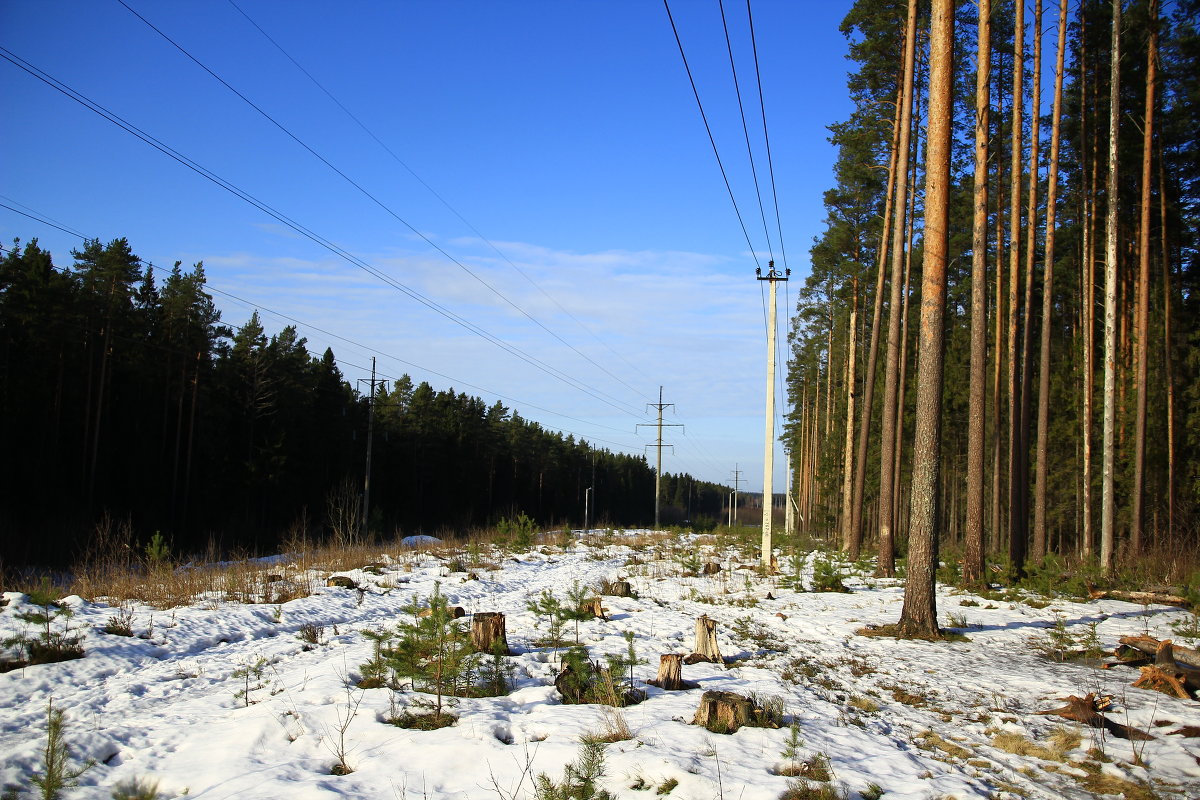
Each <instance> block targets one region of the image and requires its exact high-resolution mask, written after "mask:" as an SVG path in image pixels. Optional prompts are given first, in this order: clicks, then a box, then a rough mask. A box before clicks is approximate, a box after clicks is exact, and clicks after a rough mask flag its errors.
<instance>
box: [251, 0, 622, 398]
mask: <svg viewBox="0 0 1200 800" xmlns="http://www.w3.org/2000/svg"><path fill="white" fill-rule="evenodd" d="M229 4H230V5H231V6H233V7H234V8H235V9H237V11H238V13H239V14H241V15H242V16H243V17H245V18H246V21H247V22H249V23H250V24H251V25H253V26H254V27H255V29H257V30H258V32H259V33H261V34H262V35H263V36H264V37H265V38H266V39H267V41H269V42H270V43H271V44H272V45H274V47H275V49H277V50H278V51H279V52H280V53H282V54H283V55H284V57H285V58H287V60H288V61H291V62H292V64H294V65H295V67H296V69H298V70H300V72H302V73H304V76H305V77H306V78H308V79H309V80H310V81H312V83H313V85H314V86H316V87H317V88H318V89H320V90H321V91H322V92H323V93H324V94H325V96H326V97H328V98H329V99H330V100H331V101H333V103H334V104H335V105H336V106H337V107H338V108H340V109H341V110H342V112H343V113H345V114H346V116H347V117H349V118H350V119H351V120H352V121H353V122H354V123H355V124H356V125H358V127H359V128H361V129H362V130H363V132H365V133H366V134H367V135H368V136H370V137H371V138H372V139H374V140H375V143H376V144H378V145H379V146H380V147H381V148H383V150H384V152H386V153H387V154H388V155H389V156H391V157H392V159H393V160H395V162H396V163H397V164H399V165H400V166H402V167H404V169H405V170H406V171H407V172H408V174H409V175H412V177H413V179H414V180H416V181H417V183H419V184H421V185H422V186H424V187H425V188H426V189H427V190H428V191H429V193H430V194H432V195H433V196H434V197H436V198H437V199H438V202H440V203H441V204H442V205H444V206H445V207H446V208H447V209H448V210H449V211H450V213H452V214H453V215H454V216H455V217H457V218H458V220H459V221H460V222H462V224H463V225H466V226H467V228H469V229H470V230H471V232H472V233H474V234H475V235H476V236H478V237H479V239H480V240H481V241H482V242H483V243H484V244H486V245H487V246H488V247H489V248H491V250H492V251H493V252H494V253H495V254H496V255H498V256H499V257H500V258H501V259H503V260H504V262H505V263H507V264H508V265H509V266H510V267H512V268H513V269H514V270H515V271H516V272H517V274H518V275H520V276H521V277H522V278H524V279H525V280H526V281H527V282H528V283H529V284H530V285H531V286H533V287H534V288H535V289H537V290H538V291H539V292H541V294H542V296H543V297H545V298H546V299H547V300H549V301H550V302H551V303H553V304H554V305H555V306H556V307H557V308H558V310H559V311H561V312H562V313H563V314H565V315H566V316H567V317H568V318H569V319H570V320H571V321H572V322H574V323H575V324H576V325H578V326H579V327H580V328H581V329H582V330H583V331H584V332H586V333H587V334H588V335H589V336H591V337H592V338H593V339H595V340H596V341H597V342H598V343H600V344H601V345H602V346H603V347H604V348H605V349H606V350H608V351H609V352H610V353H612V354H613V355H614V356H616V357H617V358H619V359H620V360H621V361H623V362H624V363H625V365H626V366H627V367H629V368H630V369H632V370H634V371H635V372H638V373H641V370H640V369H638V367H636V366H635V365H634V364H632V363H630V361H629V360H628V359H626V358H625V357H624V356H623V355H621V354H620V353H618V352H617V351H616V350H614V349H613V348H612V347H611V346H610V345H609V344H608V342H606V341H604V340H603V339H601V338H600V337H599V336H598V335H596V333H595V332H594V331H593V330H592V329H591V328H589V327H588V326H587V325H585V324H584V323H583V322H581V321H580V320H579V319H578V318H577V317H576V316H575V315H574V314H572V313H571V312H570V311H568V310H567V309H566V307H564V306H563V305H562V303H560V302H558V300H557V299H556V298H555V297H554V296H553V295H551V294H550V293H549V292H547V291H546V290H545V289H544V288H543V287H542V285H541V284H540V283H538V282H537V281H535V280H534V279H533V278H531V277H530V276H529V275H528V273H526V272H525V271H524V270H523V269H521V268H520V267H519V266H517V265H516V264H515V263H513V261H512V260H511V259H510V258H509V257H508V256H507V255H506V254H505V253H503V252H502V251H501V250H500V248H498V247H496V245H495V244H493V243H492V241H491V240H490V239H488V238H487V237H486V236H484V235H483V233H481V232H480V231H479V229H478V228H476V227H475V226H474V225H472V224H471V223H470V222H469V221H468V220H467V219H466V217H464V216H463V215H462V214H460V213H459V211H458V209H456V208H455V207H454V206H452V205H450V202H449V201H448V200H446V198H445V197H443V196H442V195H441V194H440V193H439V192H438V191H437V190H436V189H434V188H433V187H432V186H430V185H429V183H427V182H426V181H425V179H424V178H422V177H421V176H420V175H418V174H417V173H416V171H415V170H414V169H413V168H412V167H411V166H409V165H408V163H407V162H405V161H404V160H403V159H402V158H400V156H398V155H396V153H395V151H393V150H392V149H391V148H390V147H388V146H387V144H385V143H384V141H383V140H382V139H380V138H379V137H378V136H377V135H376V134H375V132H374V131H372V130H371V129H370V128H369V127H367V125H366V124H365V123H364V122H363V121H362V120H360V119H359V118H358V117H357V116H355V114H354V113H353V112H352V111H350V109H349V108H347V107H346V106H345V105H344V104H343V103H342V101H340V100H339V99H338V98H337V97H335V96H334V94H333V93H332V92H330V91H329V90H328V89H327V88H325V86H324V85H323V84H322V83H321V82H320V81H318V80H317V79H316V78H315V77H314V76H313V75H312V73H310V72H309V71H308V70H306V69H305V68H304V67H303V66H302V65H301V64H300V62H299V61H297V60H296V59H295V58H293V57H292V55H291V54H290V53H289V52H288V51H287V50H286V49H284V47H283V45H281V44H280V43H279V42H278V41H276V40H275V38H274V37H272V36H271V34H269V33H267V32H266V31H265V30H264V29H263V27H262V26H261V25H259V24H258V23H257V22H255V21H254V19H253V18H252V17H251V16H250V15H249V14H247V13H246V12H245V11H244V10H242V8H241V7H240V6H239V5H238V4H237V3H235V2H234V0H229ZM597 366H599V365H597ZM601 369H603V367H601ZM605 372H606V374H608V375H609V376H610V377H612V378H614V379H615V380H617V381H618V382H620V383H621V384H623V385H624V386H625V387H626V388H628V389H629V390H630V391H632V392H634V393H635V394H637V393H638V390H637V389H636V388H634V387H633V386H630V385H629V384H628V383H625V381H624V380H623V379H621V378H620V377H619V376H617V375H613V374H612V373H609V372H608V371H607V370H605ZM643 377H645V375H644V373H643Z"/></svg>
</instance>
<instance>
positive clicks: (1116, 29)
mask: <svg viewBox="0 0 1200 800" xmlns="http://www.w3.org/2000/svg"><path fill="white" fill-rule="evenodd" d="M1112 7H1113V18H1112V53H1111V60H1112V66H1111V73H1110V77H1109V113H1108V125H1109V129H1108V181H1107V184H1106V191H1105V195H1106V198H1105V202H1106V203H1107V205H1108V208H1107V210H1106V213H1105V225H1104V446H1103V453H1102V466H1101V470H1100V472H1101V476H1100V477H1101V487H1100V494H1101V508H1100V567H1101V569H1103V570H1104V571H1105V572H1106V573H1107V572H1111V571H1112V568H1113V551H1114V544H1115V536H1114V533H1115V532H1114V525H1115V523H1116V512H1117V503H1116V495H1115V494H1114V487H1113V483H1114V479H1115V474H1114V473H1115V470H1116V457H1115V456H1116V426H1117V408H1116V401H1117V134H1118V132H1119V130H1120V125H1121V0H1113V6H1112Z"/></svg>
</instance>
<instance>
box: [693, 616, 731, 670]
mask: <svg viewBox="0 0 1200 800" xmlns="http://www.w3.org/2000/svg"><path fill="white" fill-rule="evenodd" d="M716 627H717V622H716V620H713V619H709V618H708V615H707V614H703V615H701V616H699V617H697V618H696V647H695V649H694V650H693V652H692V654H691V655H689V656H688V657H687V659H685V663H687V664H695V663H697V662H699V661H709V662H712V663H713V664H724V663H725V659H724V658H722V657H721V648H719V647H718V646H717V635H716V633H715V632H714V631H715V630H716Z"/></svg>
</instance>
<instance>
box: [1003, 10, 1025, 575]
mask: <svg viewBox="0 0 1200 800" xmlns="http://www.w3.org/2000/svg"><path fill="white" fill-rule="evenodd" d="M1015 7H1016V20H1015V22H1014V24H1013V28H1014V31H1015V32H1014V34H1013V86H1012V152H1011V153H1010V154H1009V155H1010V159H1011V163H1010V165H1009V168H1010V170H1011V172H1010V174H1009V223H1008V227H1009V231H1008V235H1009V244H1008V248H1009V249H1008V403H1007V406H1008V559H1009V563H1010V564H1011V566H1012V569H1013V572H1014V575H1015V576H1016V577H1019V576H1020V575H1021V574H1022V572H1023V570H1024V564H1025V528H1024V524H1023V522H1024V520H1023V519H1022V516H1021V459H1022V453H1021V432H1020V431H1021V387H1020V384H1019V382H1020V356H1021V354H1020V349H1019V344H1020V341H1019V340H1020V321H1021V295H1020V283H1021V169H1022V168H1021V146H1022V145H1021V138H1022V130H1021V117H1022V113H1021V112H1022V110H1023V106H1024V103H1025V99H1024V91H1023V90H1024V86H1025V76H1024V73H1025V59H1024V52H1023V50H1024V47H1025V3H1024V0H1018V2H1017V3H1016V6H1015Z"/></svg>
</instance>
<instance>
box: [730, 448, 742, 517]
mask: <svg viewBox="0 0 1200 800" xmlns="http://www.w3.org/2000/svg"><path fill="white" fill-rule="evenodd" d="M741 481H742V471H741V470H740V469H738V465H737V464H736V463H735V464H734V465H733V492H732V493H731V494H730V495H729V496H730V498H732V499H731V500H730V503H729V527H731V528H732V527H733V526H734V525H736V524H737V496H738V484H739V483H741Z"/></svg>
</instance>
